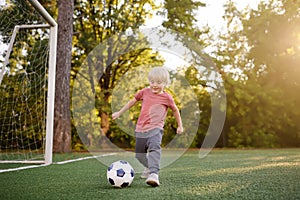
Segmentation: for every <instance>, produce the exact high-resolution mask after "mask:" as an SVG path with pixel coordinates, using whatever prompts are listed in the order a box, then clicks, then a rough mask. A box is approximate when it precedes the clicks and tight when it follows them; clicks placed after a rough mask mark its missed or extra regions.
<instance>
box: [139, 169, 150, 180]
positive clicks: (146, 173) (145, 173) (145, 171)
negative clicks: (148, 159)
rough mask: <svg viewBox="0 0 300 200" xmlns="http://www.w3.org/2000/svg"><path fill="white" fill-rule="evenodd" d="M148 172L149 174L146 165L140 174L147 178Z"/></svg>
mask: <svg viewBox="0 0 300 200" xmlns="http://www.w3.org/2000/svg"><path fill="white" fill-rule="evenodd" d="M149 174H150V170H149V169H148V168H147V167H145V169H144V171H143V173H142V175H141V178H148V176H149Z"/></svg>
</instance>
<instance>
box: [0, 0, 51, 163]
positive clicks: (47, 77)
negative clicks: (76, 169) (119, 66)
mask: <svg viewBox="0 0 300 200" xmlns="http://www.w3.org/2000/svg"><path fill="white" fill-rule="evenodd" d="M56 43H57V24H56V22H55V21H54V20H53V18H52V17H51V16H50V15H49V14H48V12H47V11H46V10H45V9H44V8H43V7H42V6H41V4H40V3H39V2H38V1H37V0H0V163H46V164H50V163H51V162H52V142H53V115H54V113H53V110H54V109H53V107H54V90H55V65H56V46H57V45H56Z"/></svg>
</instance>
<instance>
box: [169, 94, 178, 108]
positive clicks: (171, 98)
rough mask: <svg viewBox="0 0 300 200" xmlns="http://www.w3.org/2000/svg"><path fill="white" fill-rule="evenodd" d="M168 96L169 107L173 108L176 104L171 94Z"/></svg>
mask: <svg viewBox="0 0 300 200" xmlns="http://www.w3.org/2000/svg"><path fill="white" fill-rule="evenodd" d="M168 96H169V107H170V108H171V109H172V110H174V109H175V107H176V104H175V101H174V99H173V97H172V96H171V95H168Z"/></svg>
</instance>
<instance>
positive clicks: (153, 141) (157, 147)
mask: <svg viewBox="0 0 300 200" xmlns="http://www.w3.org/2000/svg"><path fill="white" fill-rule="evenodd" d="M162 136H163V131H162V130H160V131H159V133H157V134H156V135H154V136H152V137H150V138H148V141H147V146H148V150H149V153H148V168H149V170H150V173H154V174H158V172H159V170H160V157H161V141H162Z"/></svg>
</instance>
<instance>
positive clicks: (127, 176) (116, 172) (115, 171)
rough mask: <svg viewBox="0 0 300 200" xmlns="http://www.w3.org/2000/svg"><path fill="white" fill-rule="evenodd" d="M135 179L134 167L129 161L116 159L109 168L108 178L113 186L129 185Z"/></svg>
mask: <svg viewBox="0 0 300 200" xmlns="http://www.w3.org/2000/svg"><path fill="white" fill-rule="evenodd" d="M133 179H134V169H133V168H132V166H131V165H130V164H129V163H128V162H127V161H124V160H119V161H116V162H114V163H112V164H111V165H110V166H109V167H108V168H107V180H108V182H109V183H110V184H111V185H112V186H113V187H117V188H125V187H128V186H130V184H131V183H132V181H133Z"/></svg>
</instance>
